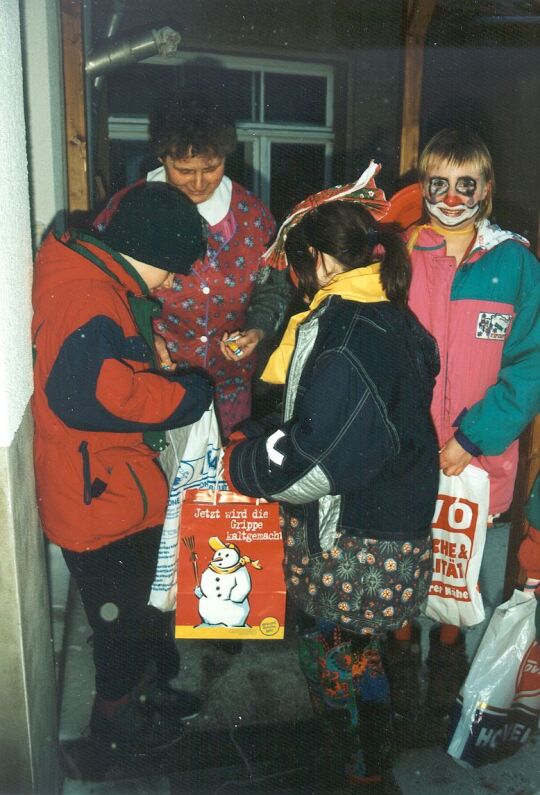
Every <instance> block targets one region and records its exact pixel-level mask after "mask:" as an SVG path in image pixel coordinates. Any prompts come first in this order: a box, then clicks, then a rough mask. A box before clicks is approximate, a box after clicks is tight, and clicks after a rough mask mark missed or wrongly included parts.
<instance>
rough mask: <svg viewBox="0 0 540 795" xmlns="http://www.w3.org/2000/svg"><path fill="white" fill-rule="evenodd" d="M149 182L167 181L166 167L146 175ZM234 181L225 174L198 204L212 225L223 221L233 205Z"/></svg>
mask: <svg viewBox="0 0 540 795" xmlns="http://www.w3.org/2000/svg"><path fill="white" fill-rule="evenodd" d="M146 181H147V182H166V181H167V179H166V176H165V167H164V166H159V168H155V169H154V170H153V171H149V172H148V174H147V175H146ZM231 196H232V182H231V180H230V179H229V177H226V176H224V177H223V179H222V180H221V182H220V183H219V185H218V186H217V188H216V189H215V191H214V192H213V194H212V195H211V196H210V198H209V199H207V200H206V201H205V202H201V203H200V204H198V205H197V210H198V211H199V212H200V214H201V215H202V217H203V218H204V220H205V221H206V223H207V224H209V225H210V226H215V225H216V224H219V222H220V221H223V219H224V218H225V216H226V215H227V213H228V212H229V208H230V206H231Z"/></svg>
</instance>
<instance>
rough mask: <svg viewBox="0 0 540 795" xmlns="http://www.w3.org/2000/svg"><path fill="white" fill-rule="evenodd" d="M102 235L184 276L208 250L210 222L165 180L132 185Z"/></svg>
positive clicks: (137, 256)
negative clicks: (207, 222)
mask: <svg viewBox="0 0 540 795" xmlns="http://www.w3.org/2000/svg"><path fill="white" fill-rule="evenodd" d="M98 237H99V238H100V239H101V240H103V241H104V242H105V243H107V245H108V246H110V247H111V248H113V249H114V250H115V251H118V252H119V253H120V254H127V255H128V256H130V257H133V258H134V259H136V260H139V262H145V263H146V264H147V265H153V266H154V267H155V268H162V269H163V270H165V271H170V272H171V273H182V274H183V275H184V276H187V274H188V273H189V272H190V271H191V266H192V265H193V263H194V262H195V261H196V260H197V259H199V258H201V257H203V256H204V253H205V251H206V223H205V221H204V219H203V218H202V216H201V215H200V214H199V211H198V210H197V207H196V205H195V204H194V203H193V202H192V201H191V200H190V199H188V198H187V196H185V195H184V194H183V193H182V192H181V191H179V190H178V189H177V188H174V187H173V186H172V185H168V184H167V183H165V182H148V183H145V184H144V185H137V186H136V187H134V188H130V189H129V190H128V191H127V192H126V193H125V195H124V196H123V197H122V198H121V199H120V202H119V204H118V206H117V208H116V210H115V212H114V214H113V215H112V217H111V220H110V221H109V223H108V225H107V228H106V229H104V230H102V231H100V232H99V233H98Z"/></svg>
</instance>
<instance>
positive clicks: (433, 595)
mask: <svg viewBox="0 0 540 795" xmlns="http://www.w3.org/2000/svg"><path fill="white" fill-rule="evenodd" d="M488 506H489V478H488V475H487V473H486V472H485V471H484V470H483V469H480V468H479V467H475V466H472V465H470V464H469V466H468V467H466V468H465V469H464V470H463V472H462V473H461V475H453V476H451V477H447V476H446V475H445V474H444V473H443V472H441V474H440V480H439V494H438V496H437V502H436V506H435V514H434V516H433V521H432V523H431V539H432V546H433V574H432V579H431V585H430V588H429V595H428V599H427V603H426V607H425V612H426V615H427V616H428V617H429V618H433V619H435V621H439V622H440V623H441V624H451V625H452V626H455V627H472V626H474V625H475V624H479V623H480V622H481V621H483V620H484V616H485V613H484V605H483V603H482V595H481V593H480V590H479V587H478V575H479V574H480V565H481V563H482V555H483V553H484V545H485V542H486V529H487V517H488Z"/></svg>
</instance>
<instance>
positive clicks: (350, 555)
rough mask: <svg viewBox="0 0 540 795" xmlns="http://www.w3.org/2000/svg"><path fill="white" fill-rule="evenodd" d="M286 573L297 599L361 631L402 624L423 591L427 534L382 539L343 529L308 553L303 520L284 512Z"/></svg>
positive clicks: (428, 573)
mask: <svg viewBox="0 0 540 795" xmlns="http://www.w3.org/2000/svg"><path fill="white" fill-rule="evenodd" d="M284 522H285V527H284V529H283V535H284V538H285V543H286V556H285V576H286V581H287V590H288V591H289V593H290V595H291V597H292V598H293V600H294V602H295V603H296V605H297V606H298V607H299V608H300V609H302V610H303V611H304V612H305V613H307V614H308V615H310V616H313V617H314V618H322V619H325V620H327V621H331V622H334V623H336V624H338V625H339V626H341V627H343V628H344V629H347V630H349V631H352V632H356V633H358V634H361V635H372V634H381V633H384V632H386V631H387V630H394V629H399V628H400V627H403V626H405V625H406V624H407V623H408V622H409V621H410V620H411V618H412V617H413V616H414V615H415V614H416V613H417V612H418V610H419V607H420V604H421V603H422V602H423V601H424V600H425V598H426V597H427V592H428V588H429V583H430V578H431V537H430V535H429V534H426V537H425V538H420V539H412V540H410V541H407V540H399V541H396V540H390V541H388V540H381V539H374V538H364V537H360V538H359V537H357V536H350V535H342V536H341V537H340V538H338V539H337V541H336V543H335V545H334V547H332V549H330V550H327V551H323V552H319V553H317V554H313V553H311V552H310V550H309V547H308V544H307V534H306V532H305V528H304V527H303V523H302V522H301V520H300V519H299V518H298V517H296V516H291V517H286V518H285V520H284Z"/></svg>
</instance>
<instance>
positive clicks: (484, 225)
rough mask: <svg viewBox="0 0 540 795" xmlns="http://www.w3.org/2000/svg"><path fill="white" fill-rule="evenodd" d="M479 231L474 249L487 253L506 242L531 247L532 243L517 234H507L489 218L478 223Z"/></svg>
mask: <svg viewBox="0 0 540 795" xmlns="http://www.w3.org/2000/svg"><path fill="white" fill-rule="evenodd" d="M477 230H478V231H477V234H476V241H475V244H474V248H483V249H485V250H486V251H489V250H490V249H492V248H495V246H498V245H499V243H502V242H503V241H505V240H516V241H517V242H518V243H522V244H523V245H525V246H527V247H529V246H530V243H529V241H528V240H527V239H526V238H524V237H522V236H521V235H518V234H516V233H515V232H507V231H506V230H505V229H501V228H500V227H499V226H497V225H496V224H491V223H490V222H489V221H488V220H487V218H483V219H482V220H481V221H479V222H478V224H477Z"/></svg>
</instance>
